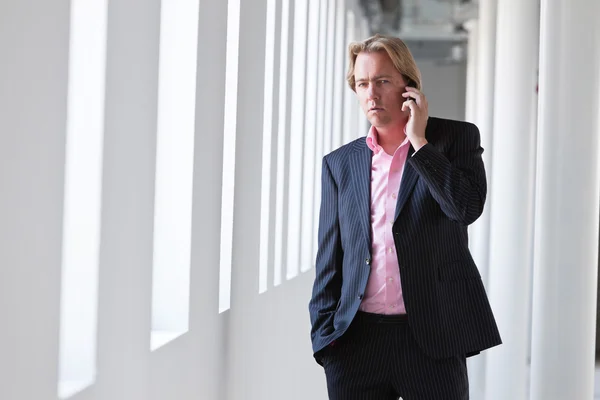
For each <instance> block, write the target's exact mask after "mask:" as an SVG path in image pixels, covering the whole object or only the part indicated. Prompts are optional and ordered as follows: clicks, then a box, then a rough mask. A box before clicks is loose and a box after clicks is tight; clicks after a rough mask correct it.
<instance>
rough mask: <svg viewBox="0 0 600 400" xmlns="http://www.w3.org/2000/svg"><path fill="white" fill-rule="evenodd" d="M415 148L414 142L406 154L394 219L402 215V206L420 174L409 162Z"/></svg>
mask: <svg viewBox="0 0 600 400" xmlns="http://www.w3.org/2000/svg"><path fill="white" fill-rule="evenodd" d="M414 152H415V149H414V148H413V146H412V144H411V145H410V148H409V149H408V155H407V156H406V162H405V163H404V172H402V180H401V181H400V189H399V190H398V201H396V212H395V213H394V221H396V220H397V219H398V216H399V215H400V211H402V207H404V204H405V203H406V200H408V197H409V196H410V194H411V193H412V191H413V189H414V187H415V183H417V178H418V177H419V175H418V174H417V172H416V171H415V169H414V168H413V167H411V165H410V164H409V162H408V160H410V157H412V155H413V154H414Z"/></svg>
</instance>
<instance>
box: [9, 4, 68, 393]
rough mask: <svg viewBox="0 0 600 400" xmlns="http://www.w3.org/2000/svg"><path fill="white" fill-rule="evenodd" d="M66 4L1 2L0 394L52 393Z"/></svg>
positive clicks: (55, 372) (62, 167)
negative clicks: (0, 379)
mask: <svg viewBox="0 0 600 400" xmlns="http://www.w3.org/2000/svg"><path fill="white" fill-rule="evenodd" d="M68 3H69V2H66V1H62V2H40V3H38V4H35V8H32V7H33V6H34V5H33V4H32V2H30V1H0V27H1V28H0V30H1V33H0V54H2V62H0V188H1V191H2V195H0V221H1V223H0V315H1V316H2V329H0V354H1V355H2V356H1V357H0V376H2V384H0V399H55V398H56V395H57V381H58V363H57V361H58V357H59V346H58V343H59V328H60V324H59V317H60V316H59V313H60V284H61V279H60V276H61V275H60V273H61V261H62V254H61V243H62V226H63V219H62V216H63V192H64V171H65V140H66V136H65V132H66V128H67V125H66V121H67V118H66V117H67V94H68V90H67V88H68V65H69V16H70V14H69V4H68ZM34 10H35V11H34Z"/></svg>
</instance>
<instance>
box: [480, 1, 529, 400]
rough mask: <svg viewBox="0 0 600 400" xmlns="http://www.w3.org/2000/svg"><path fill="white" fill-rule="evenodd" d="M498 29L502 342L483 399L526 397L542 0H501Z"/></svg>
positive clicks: (494, 250) (494, 300) (496, 246)
mask: <svg viewBox="0 0 600 400" xmlns="http://www.w3.org/2000/svg"><path fill="white" fill-rule="evenodd" d="M516 8H518V9H519V12H518V13H514V11H513V10H515V9H516ZM496 32H497V41H496V74H495V75H496V84H495V98H494V132H496V133H497V134H496V135H494V148H493V151H492V158H493V159H492V163H493V165H494V168H493V170H492V174H491V184H490V187H489V191H490V199H491V205H492V207H491V210H490V214H491V215H490V251H489V255H490V258H489V275H488V293H489V296H490V302H491V304H492V308H493V310H494V315H495V317H496V321H497V323H498V326H499V329H500V334H501V336H502V340H503V345H502V346H500V347H497V348H495V349H493V350H491V351H489V352H488V354H487V363H488V364H487V370H486V388H485V390H486V397H485V398H486V399H489V400H493V399H502V400H505V399H511V400H520V399H525V398H526V397H527V350H528V339H529V337H528V336H529V335H528V333H529V324H528V320H529V312H528V310H529V299H530V295H529V293H530V290H531V284H530V282H531V274H530V271H531V251H532V243H533V242H532V241H533V202H534V200H533V195H534V168H533V164H532V163H531V162H530V160H531V159H532V158H533V157H535V151H534V150H535V136H536V135H535V131H533V130H532V129H531V115H532V114H534V113H535V112H536V109H535V108H534V106H533V105H534V102H533V99H534V98H535V96H536V92H535V86H536V80H537V79H536V78H537V77H536V75H537V63H538V57H537V54H538V48H539V39H538V37H539V35H538V32H539V11H538V2H537V0H525V1H523V0H499V1H498V20H497V31H496Z"/></svg>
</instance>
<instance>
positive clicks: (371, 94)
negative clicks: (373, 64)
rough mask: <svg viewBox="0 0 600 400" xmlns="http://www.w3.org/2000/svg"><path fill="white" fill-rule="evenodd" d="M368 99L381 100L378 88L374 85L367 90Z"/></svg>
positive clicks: (370, 85)
mask: <svg viewBox="0 0 600 400" xmlns="http://www.w3.org/2000/svg"><path fill="white" fill-rule="evenodd" d="M367 97H368V98H369V100H371V99H378V98H379V93H378V92H377V88H376V87H375V85H373V84H372V83H370V84H369V87H368V88H367Z"/></svg>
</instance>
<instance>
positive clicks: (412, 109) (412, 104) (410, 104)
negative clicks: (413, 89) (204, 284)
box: [402, 99, 418, 114]
mask: <svg viewBox="0 0 600 400" xmlns="http://www.w3.org/2000/svg"><path fill="white" fill-rule="evenodd" d="M407 108H408V109H410V113H411V114H414V112H415V111H416V110H417V108H418V106H417V104H415V102H414V101H412V99H410V100H406V101H405V102H404V103H402V111H405V110H406V109H407Z"/></svg>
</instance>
